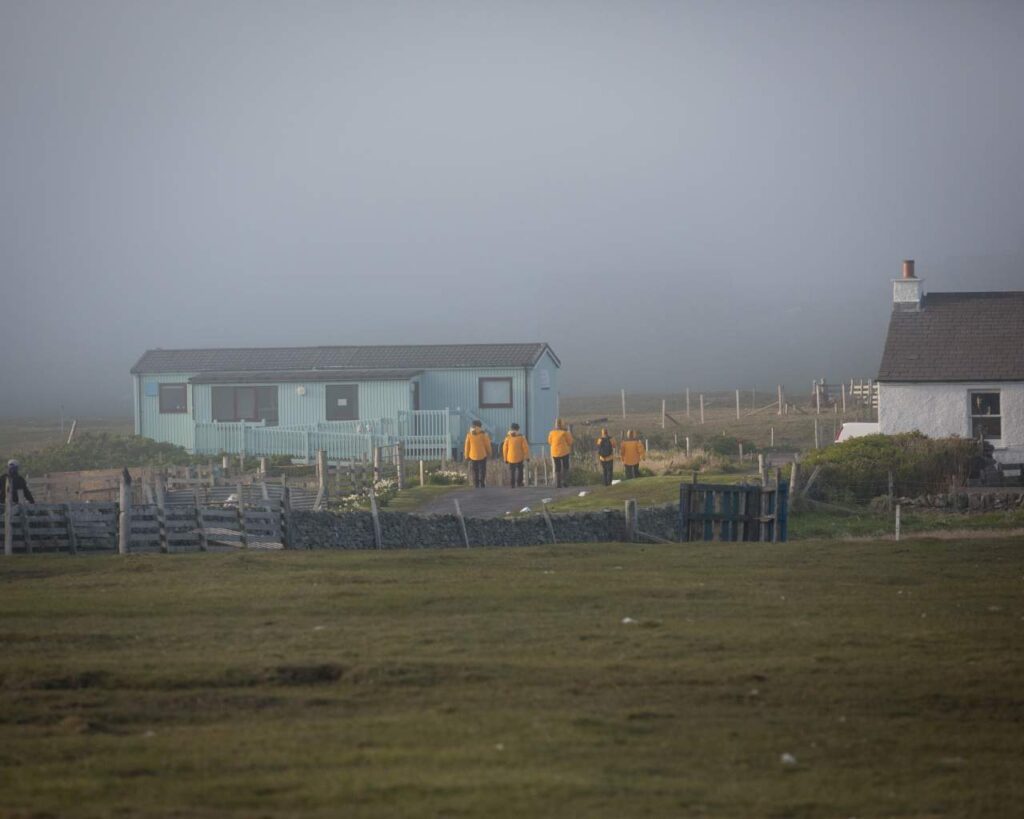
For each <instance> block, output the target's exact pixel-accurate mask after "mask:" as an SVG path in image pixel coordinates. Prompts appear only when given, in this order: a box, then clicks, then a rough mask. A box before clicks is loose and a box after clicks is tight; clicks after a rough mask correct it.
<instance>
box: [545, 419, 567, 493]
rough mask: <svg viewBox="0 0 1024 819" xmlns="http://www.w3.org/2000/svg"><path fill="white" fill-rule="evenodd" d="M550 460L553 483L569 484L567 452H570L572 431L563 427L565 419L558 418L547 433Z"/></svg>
mask: <svg viewBox="0 0 1024 819" xmlns="http://www.w3.org/2000/svg"><path fill="white" fill-rule="evenodd" d="M548 446H549V447H551V460H552V461H554V462H555V485H556V486H568V485H569V453H570V452H572V433H571V432H569V430H567V429H566V428H565V421H563V420H562V419H561V418H559V419H558V420H557V421H555V428H554V429H553V430H551V432H549V433H548Z"/></svg>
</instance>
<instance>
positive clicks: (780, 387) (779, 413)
mask: <svg viewBox="0 0 1024 819" xmlns="http://www.w3.org/2000/svg"><path fill="white" fill-rule="evenodd" d="M777 414H778V415H782V385H781V384H779V411H778V413H777Z"/></svg>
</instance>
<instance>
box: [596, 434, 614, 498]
mask: <svg viewBox="0 0 1024 819" xmlns="http://www.w3.org/2000/svg"><path fill="white" fill-rule="evenodd" d="M597 460H598V461H599V462H600V464H601V472H602V476H601V477H602V478H603V479H604V485H605V486H611V485H612V467H613V466H614V464H615V439H614V438H612V436H611V435H609V434H608V428H607V427H602V428H601V437H600V438H598V439H597Z"/></svg>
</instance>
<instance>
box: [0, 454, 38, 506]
mask: <svg viewBox="0 0 1024 819" xmlns="http://www.w3.org/2000/svg"><path fill="white" fill-rule="evenodd" d="M8 484H10V486H11V491H12V493H13V494H12V495H11V502H12V503H20V502H21V500H20V497H21V495H24V496H25V500H27V501H28V502H29V503H35V502H36V499H35V498H33V497H32V492H31V491H30V490H29V488H28V483H26V481H25V479H24V478H23V477H22V476H21V475H19V474H18V462H17V461H14V460H10V461H8V462H7V472H6V473H5V474H3V475H0V503H7V485H8Z"/></svg>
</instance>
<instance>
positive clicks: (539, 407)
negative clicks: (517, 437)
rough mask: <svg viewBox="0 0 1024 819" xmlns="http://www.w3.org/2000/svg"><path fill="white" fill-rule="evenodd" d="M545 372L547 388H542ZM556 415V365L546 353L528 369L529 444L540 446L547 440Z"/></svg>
mask: <svg viewBox="0 0 1024 819" xmlns="http://www.w3.org/2000/svg"><path fill="white" fill-rule="evenodd" d="M542 371H546V372H547V384H548V388H547V389H542V388H541V386H542V384H544V383H545V382H544V378H545V377H544V376H543V375H541V372H542ZM557 417H558V367H557V365H556V364H555V362H554V361H553V360H552V359H551V356H550V355H548V353H544V355H543V356H541V358H540V361H538V362H537V364H536V366H535V367H534V368H533V369H532V370H531V371H530V444H531V445H532V446H540V445H542V444H546V443H547V441H548V432H550V431H551V429H552V428H553V427H554V426H555V419H556V418H557Z"/></svg>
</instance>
